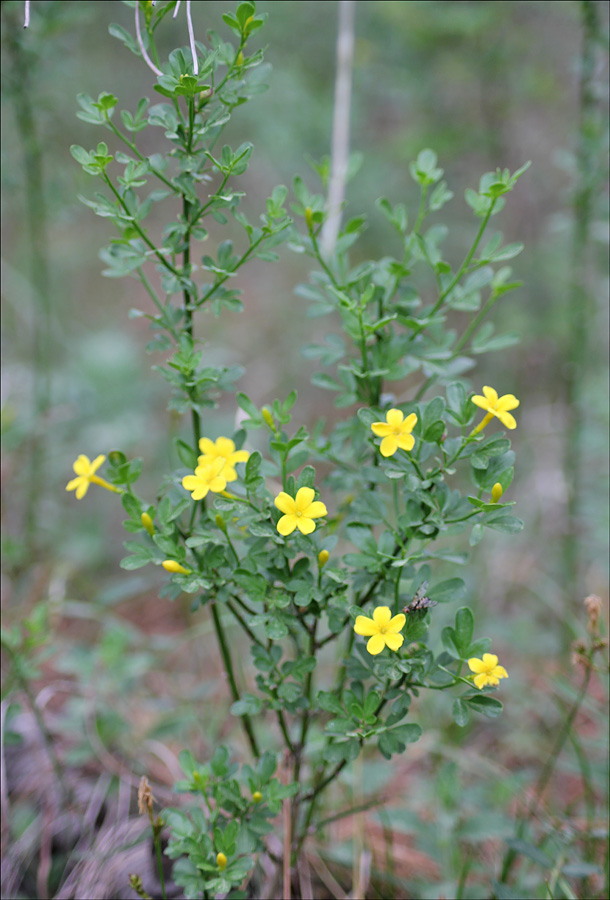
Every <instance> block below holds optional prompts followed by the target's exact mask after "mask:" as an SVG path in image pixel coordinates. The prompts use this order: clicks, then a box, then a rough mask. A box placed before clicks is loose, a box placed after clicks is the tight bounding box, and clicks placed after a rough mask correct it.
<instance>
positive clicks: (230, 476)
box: [222, 463, 237, 481]
mask: <svg viewBox="0 0 610 900" xmlns="http://www.w3.org/2000/svg"><path fill="white" fill-rule="evenodd" d="M222 477H223V478H224V479H225V481H237V472H236V471H235V469H234V468H233V466H230V465H229V463H225V466H224V469H223V470H222Z"/></svg>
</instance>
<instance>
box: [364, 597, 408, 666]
mask: <svg viewBox="0 0 610 900" xmlns="http://www.w3.org/2000/svg"><path fill="white" fill-rule="evenodd" d="M406 620H407V617H406V616H405V615H404V614H403V613H399V614H398V615H397V616H394V617H392V613H391V612H390V608H389V606H377V607H376V608H375V609H374V610H373V618H372V619H369V618H368V616H358V617H357V618H356V624H355V625H354V631H355V632H356V634H360V635H362V636H363V637H368V638H370V640H369V641H368V642H367V645H366V649H367V650H368V651H369V653H371V654H372V655H373V656H376V655H377V654H378V653H381V651H382V650H383V648H384V647H389V648H390V650H395V651H396V650H400V648H401V647H402V644H403V641H404V637H403V636H402V634H399V633H398V632H399V631H400V630H401V629H402V628H404V625H405V622H406Z"/></svg>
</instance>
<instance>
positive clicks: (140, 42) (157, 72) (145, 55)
mask: <svg viewBox="0 0 610 900" xmlns="http://www.w3.org/2000/svg"><path fill="white" fill-rule="evenodd" d="M135 14H136V37H137V39H138V46H139V48H140V53H141V54H142V57H143V59H144V62H145V63H146V65H147V66H148V68H149V69H150V70H151V71H152V72H154V73H155V75H163V72H162V71H161V69H158V68H157V67H156V65H155V64H154V62H153V61H152V59H151V58H150V56H149V55H148V53H147V52H146V47H145V46H144V41H143V40H142V34H141V33H140V0H136V5H135Z"/></svg>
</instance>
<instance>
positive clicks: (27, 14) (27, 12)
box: [23, 0, 30, 28]
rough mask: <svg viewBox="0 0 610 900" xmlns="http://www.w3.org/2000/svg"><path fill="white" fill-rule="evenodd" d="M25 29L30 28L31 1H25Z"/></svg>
mask: <svg viewBox="0 0 610 900" xmlns="http://www.w3.org/2000/svg"><path fill="white" fill-rule="evenodd" d="M23 27H24V28H29V27H30V0H25V13H24V16H23Z"/></svg>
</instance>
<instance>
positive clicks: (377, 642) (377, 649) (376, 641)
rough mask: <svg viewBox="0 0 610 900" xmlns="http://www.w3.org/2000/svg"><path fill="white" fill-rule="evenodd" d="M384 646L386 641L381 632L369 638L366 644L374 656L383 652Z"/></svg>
mask: <svg viewBox="0 0 610 900" xmlns="http://www.w3.org/2000/svg"><path fill="white" fill-rule="evenodd" d="M384 647H385V641H384V639H383V637H382V635H380V634H374V635H373V637H372V638H369V640H368V641H367V644H366V649H367V650H368V651H369V653H370V654H371V655H372V656H377V654H378V653H381V651H382V650H383V648H384Z"/></svg>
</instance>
